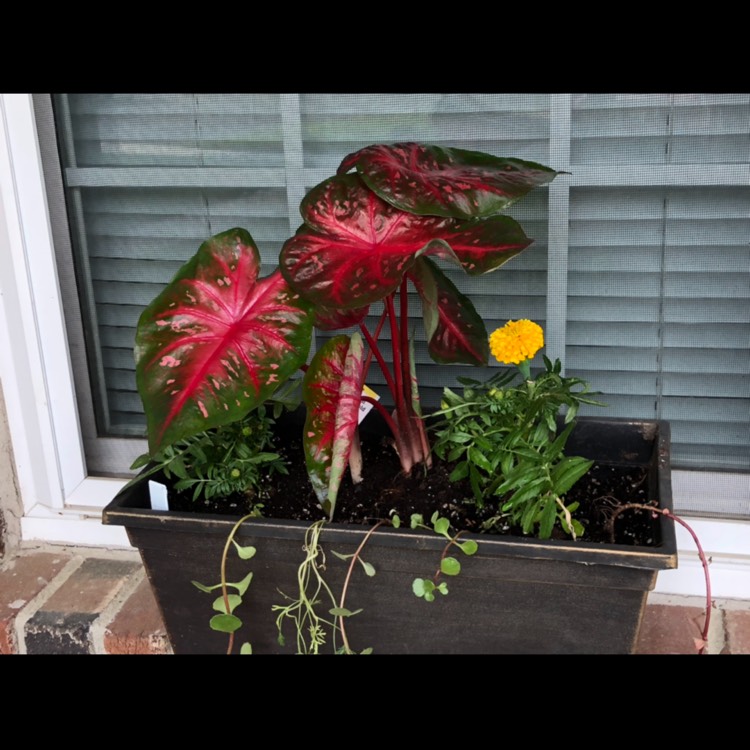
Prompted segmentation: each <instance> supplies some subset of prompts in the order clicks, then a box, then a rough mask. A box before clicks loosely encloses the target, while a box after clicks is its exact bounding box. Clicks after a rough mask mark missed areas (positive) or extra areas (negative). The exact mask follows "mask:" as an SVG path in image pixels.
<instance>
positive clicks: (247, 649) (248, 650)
mask: <svg viewBox="0 0 750 750" xmlns="http://www.w3.org/2000/svg"><path fill="white" fill-rule="evenodd" d="M252 653H253V647H252V646H251V645H250V644H249V643H243V644H242V646H241V648H240V654H242V655H243V656H247V655H249V654H252Z"/></svg>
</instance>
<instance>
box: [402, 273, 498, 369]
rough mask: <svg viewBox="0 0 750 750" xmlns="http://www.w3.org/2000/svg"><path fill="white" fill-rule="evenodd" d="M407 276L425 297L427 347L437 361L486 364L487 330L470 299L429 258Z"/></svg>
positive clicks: (487, 350)
mask: <svg viewBox="0 0 750 750" xmlns="http://www.w3.org/2000/svg"><path fill="white" fill-rule="evenodd" d="M408 277H409V279H410V280H411V281H412V283H413V284H414V286H415V287H416V289H417V291H418V292H419V296H420V297H421V298H422V308H423V311H424V325H425V331H426V332H427V341H428V348H429V352H430V356H431V357H432V358H433V359H434V360H435V362H439V363H440V364H454V363H458V362H462V363H465V364H470V365H486V364H487V359H488V357H489V353H490V350H489V343H488V337H487V329H486V328H485V326H484V321H483V320H482V318H481V317H480V316H479V313H477V311H476V309H475V308H474V305H473V304H472V303H471V301H470V300H469V298H468V297H465V296H464V295H463V294H461V292H459V291H458V289H456V287H455V285H454V284H453V282H452V281H451V280H450V279H449V278H448V277H447V276H446V275H445V274H444V273H443V272H442V271H441V270H440V269H439V268H438V267H437V266H436V265H435V264H434V263H433V262H432V261H431V260H430V259H429V258H418V259H417V261H416V263H415V264H414V266H413V268H412V269H411V271H410V272H409V274H408Z"/></svg>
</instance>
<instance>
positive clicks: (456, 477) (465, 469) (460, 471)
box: [448, 461, 469, 482]
mask: <svg viewBox="0 0 750 750" xmlns="http://www.w3.org/2000/svg"><path fill="white" fill-rule="evenodd" d="M468 476H469V464H468V463H466V461H461V463H460V464H458V466H456V468H455V469H453V471H452V472H451V473H450V476H449V477H448V479H449V480H450V481H451V482H460V481H461V480H462V479H465V478H466V477H468Z"/></svg>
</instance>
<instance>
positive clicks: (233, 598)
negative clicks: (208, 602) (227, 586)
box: [213, 594, 242, 615]
mask: <svg viewBox="0 0 750 750" xmlns="http://www.w3.org/2000/svg"><path fill="white" fill-rule="evenodd" d="M227 599H229V612H227V610H226V607H225V605H224V597H223V596H220V597H219V598H218V599H215V600H214V604H213V607H214V609H215V610H216V611H217V612H221V613H222V614H229V615H231V614H232V612H234V610H235V609H236V608H237V607H239V605H240V604H242V597H241V596H240V595H239V594H227Z"/></svg>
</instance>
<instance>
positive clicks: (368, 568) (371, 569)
mask: <svg viewBox="0 0 750 750" xmlns="http://www.w3.org/2000/svg"><path fill="white" fill-rule="evenodd" d="M359 561H360V562H361V563H362V567H363V568H364V569H365V574H366V575H368V576H370V577H371V578H372V576H374V575H375V567H374V566H373V565H371V564H370V563H368V562H365V561H364V560H363V559H362V558H361V557H360V558H359Z"/></svg>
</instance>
